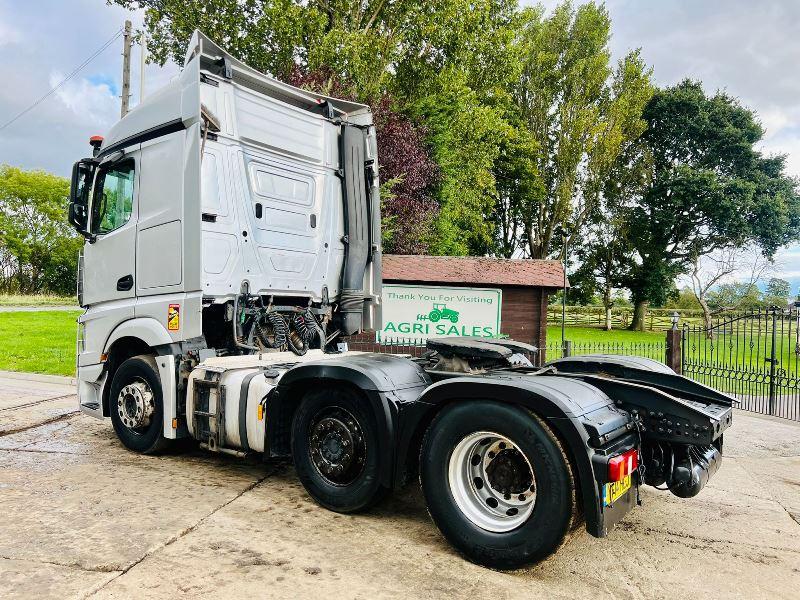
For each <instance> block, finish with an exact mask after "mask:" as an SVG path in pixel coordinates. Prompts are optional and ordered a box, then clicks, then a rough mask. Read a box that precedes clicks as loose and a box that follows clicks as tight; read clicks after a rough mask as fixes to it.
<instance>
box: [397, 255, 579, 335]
mask: <svg viewBox="0 0 800 600" xmlns="http://www.w3.org/2000/svg"><path fill="white" fill-rule="evenodd" d="M383 282H384V284H403V285H419V286H432V287H433V286H447V287H450V288H452V287H464V288H490V289H498V290H500V291H501V293H502V300H501V302H502V305H501V311H500V315H501V316H500V332H501V333H503V334H506V335H508V336H509V337H510V338H512V339H515V340H519V341H521V342H527V343H529V344H533V345H535V346H538V347H539V348H544V347H545V345H546V343H547V302H548V297H549V296H550V295H551V294H553V293H555V292H557V291H558V290H559V289H561V288H563V286H564V269H563V266H562V264H561V263H560V262H559V261H556V260H531V259H502V258H484V257H460V256H459V257H455V256H411V255H396V254H385V255H384V256H383ZM567 285H568V284H567Z"/></svg>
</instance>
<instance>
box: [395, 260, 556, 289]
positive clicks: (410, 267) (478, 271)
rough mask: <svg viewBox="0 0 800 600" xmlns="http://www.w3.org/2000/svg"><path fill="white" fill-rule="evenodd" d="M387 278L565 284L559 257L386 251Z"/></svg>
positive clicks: (550, 285)
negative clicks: (453, 254) (493, 256)
mask: <svg viewBox="0 0 800 600" xmlns="http://www.w3.org/2000/svg"><path fill="white" fill-rule="evenodd" d="M383 279H384V281H419V282H424V283H448V284H452V283H455V284H461V285H475V284H477V285H501V286H502V285H515V286H525V287H549V288H560V287H563V285H564V268H563V266H562V265H561V263H560V262H559V261H557V260H534V259H527V258H486V257H474V256H411V255H400V254H384V255H383ZM567 285H568V286H569V282H568V283H567Z"/></svg>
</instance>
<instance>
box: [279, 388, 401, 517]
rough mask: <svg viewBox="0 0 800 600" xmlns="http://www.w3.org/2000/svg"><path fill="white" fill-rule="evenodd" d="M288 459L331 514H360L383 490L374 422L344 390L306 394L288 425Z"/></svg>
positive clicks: (336, 389)
mask: <svg viewBox="0 0 800 600" xmlns="http://www.w3.org/2000/svg"><path fill="white" fill-rule="evenodd" d="M292 458H293V460H294V465H295V470H296V471H297V476H298V477H299V478H300V481H301V482H302V483H303V486H305V488H306V491H308V493H309V494H310V495H311V497H312V498H314V500H315V501H316V502H317V503H319V504H321V505H322V506H324V507H325V508H328V509H330V510H333V511H336V512H343V513H351V512H357V511H360V510H364V509H366V508H368V507H369V506H371V505H372V504H374V503H375V502H376V501H377V500H378V499H380V497H381V496H382V495H383V494H384V493H385V491H386V490H385V488H384V487H383V486H382V485H381V483H380V473H381V464H380V455H379V453H378V433H377V428H376V426H375V423H374V418H373V417H372V415H370V414H369V413H368V412H367V409H366V407H365V406H364V404H363V402H361V401H360V399H359V397H358V396H356V395H355V394H353V393H352V392H350V391H348V390H345V389H338V388H333V389H323V390H317V391H313V392H309V393H308V394H306V396H305V397H304V398H303V401H302V403H301V404H300V406H299V407H298V409H297V412H296V413H295V416H294V420H293V421H292Z"/></svg>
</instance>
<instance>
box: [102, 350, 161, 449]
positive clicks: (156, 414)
mask: <svg viewBox="0 0 800 600" xmlns="http://www.w3.org/2000/svg"><path fill="white" fill-rule="evenodd" d="M108 401H109V405H110V406H109V410H110V412H111V422H112V423H113V424H114V431H115V432H116V433H117V437H118V438H119V439H120V441H121V442H122V444H123V445H124V446H125V447H126V448H128V449H130V450H133V451H134V452H139V453H141V454H153V453H156V452H158V451H159V450H162V449H163V448H164V447H165V446H166V445H167V444H168V440H167V439H166V438H164V436H163V435H162V433H163V431H164V403H163V400H162V395H161V379H160V378H159V376H158V369H157V367H156V361H155V359H154V358H153V357H152V356H149V355H145V354H143V355H140V356H134V357H133V358H129V359H127V360H126V361H125V362H123V363H122V364H121V365H120V366H119V368H118V369H117V371H116V372H115V373H114V378H113V379H112V381H111V391H110V393H109V397H108Z"/></svg>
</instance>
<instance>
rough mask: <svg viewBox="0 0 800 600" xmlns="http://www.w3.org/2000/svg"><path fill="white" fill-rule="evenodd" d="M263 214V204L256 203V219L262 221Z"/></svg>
mask: <svg viewBox="0 0 800 600" xmlns="http://www.w3.org/2000/svg"><path fill="white" fill-rule="evenodd" d="M263 214H264V208H263V207H262V206H261V202H256V219H260V218H261V215H263Z"/></svg>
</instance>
